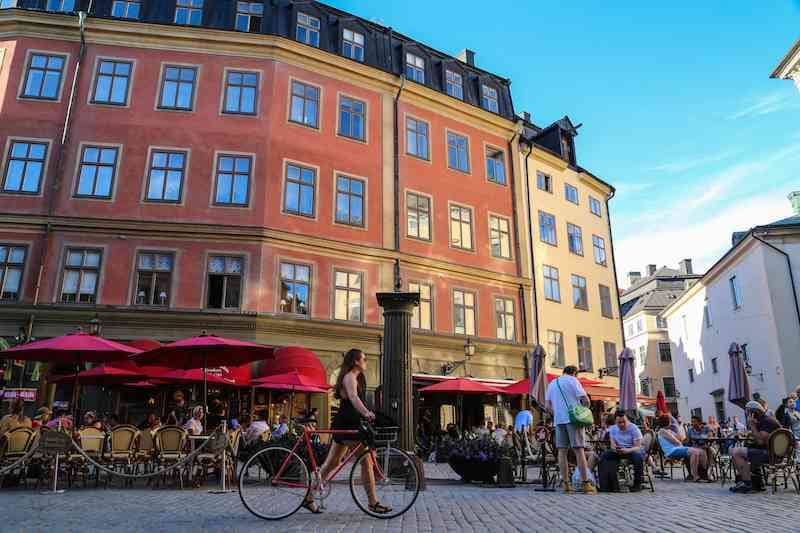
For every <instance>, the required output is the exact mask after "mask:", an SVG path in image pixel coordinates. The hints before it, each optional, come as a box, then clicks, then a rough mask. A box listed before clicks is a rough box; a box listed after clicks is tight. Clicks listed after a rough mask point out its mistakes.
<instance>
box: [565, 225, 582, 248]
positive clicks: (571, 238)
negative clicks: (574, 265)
mask: <svg viewBox="0 0 800 533" xmlns="http://www.w3.org/2000/svg"><path fill="white" fill-rule="evenodd" d="M567 242H568V243H569V251H570V252H572V253H573V254H575V255H583V233H582V232H581V228H580V227H579V226H576V225H575V224H570V223H569V222H567Z"/></svg>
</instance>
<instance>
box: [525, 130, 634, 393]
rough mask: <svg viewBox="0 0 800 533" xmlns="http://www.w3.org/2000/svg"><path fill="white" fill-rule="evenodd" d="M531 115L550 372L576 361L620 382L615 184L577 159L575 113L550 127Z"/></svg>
mask: <svg viewBox="0 0 800 533" xmlns="http://www.w3.org/2000/svg"><path fill="white" fill-rule="evenodd" d="M525 118H526V124H525V128H524V130H523V133H522V141H521V153H520V157H521V158H522V168H523V172H524V176H523V178H524V179H525V180H526V194H527V198H528V202H527V205H526V208H527V209H526V210H527V212H528V213H530V217H529V219H528V220H527V221H526V225H527V228H525V229H526V231H527V232H528V237H529V238H528V240H529V254H530V256H531V257H532V262H533V267H534V268H533V272H534V273H535V275H534V292H535V305H533V306H532V309H533V310H534V317H533V320H534V326H533V327H534V331H535V332H536V335H535V337H536V338H537V339H538V341H539V343H540V344H541V345H542V346H544V348H545V349H546V351H547V369H548V372H554V373H560V369H561V368H563V367H564V366H566V365H576V366H578V368H579V369H580V370H582V371H583V373H582V377H586V378H590V379H595V378H599V379H603V380H604V381H605V382H606V383H607V384H609V385H614V386H616V385H617V379H616V378H615V377H614V375H615V374H616V367H617V357H618V355H619V352H620V350H621V349H622V347H623V334H622V323H621V319H620V311H619V300H618V298H617V279H616V274H615V269H614V254H613V251H612V235H611V223H610V219H609V214H608V201H609V200H610V199H611V198H613V196H614V188H613V187H612V186H611V185H609V184H608V183H606V182H604V181H603V180H601V179H600V178H598V177H596V176H594V175H593V174H591V173H590V172H588V171H587V170H585V169H583V168H581V167H580V166H578V165H577V163H576V160H575V143H574V137H575V136H576V135H577V131H576V128H575V127H574V126H573V125H572V123H571V122H570V120H569V118H567V117H564V118H563V119H561V120H559V121H558V122H555V123H553V124H551V125H550V126H548V127H546V128H539V127H537V126H535V125H533V124H532V123H531V122H530V120H529V117H528V116H526V117H525ZM609 373H610V374H611V376H609Z"/></svg>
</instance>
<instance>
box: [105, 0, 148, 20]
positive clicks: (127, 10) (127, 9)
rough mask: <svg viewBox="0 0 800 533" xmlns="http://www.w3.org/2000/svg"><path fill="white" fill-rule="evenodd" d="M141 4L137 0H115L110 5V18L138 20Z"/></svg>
mask: <svg viewBox="0 0 800 533" xmlns="http://www.w3.org/2000/svg"><path fill="white" fill-rule="evenodd" d="M141 8H142V3H141V2H140V1H139V0H115V1H114V3H113V4H111V16H112V17H116V18H120V19H132V20H138V19H139V12H140V11H141Z"/></svg>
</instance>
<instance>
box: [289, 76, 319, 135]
mask: <svg viewBox="0 0 800 533" xmlns="http://www.w3.org/2000/svg"><path fill="white" fill-rule="evenodd" d="M319 93H320V91H319V88H317V87H314V86H313V85H307V84H305V83H302V82H299V81H292V100H291V104H290V105H291V109H290V111H289V120H290V121H292V122H295V123H297V124H302V125H304V126H309V127H311V128H318V127H319V96H320V94H319Z"/></svg>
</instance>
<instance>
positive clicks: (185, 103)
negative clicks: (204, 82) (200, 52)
mask: <svg viewBox="0 0 800 533" xmlns="http://www.w3.org/2000/svg"><path fill="white" fill-rule="evenodd" d="M196 83H197V68H196V67H184V66H179V65H166V66H165V67H164V75H163V79H162V80H161V96H160V98H159V99H158V108H159V109H170V110H177V111H191V110H192V109H194V95H195V87H196Z"/></svg>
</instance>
